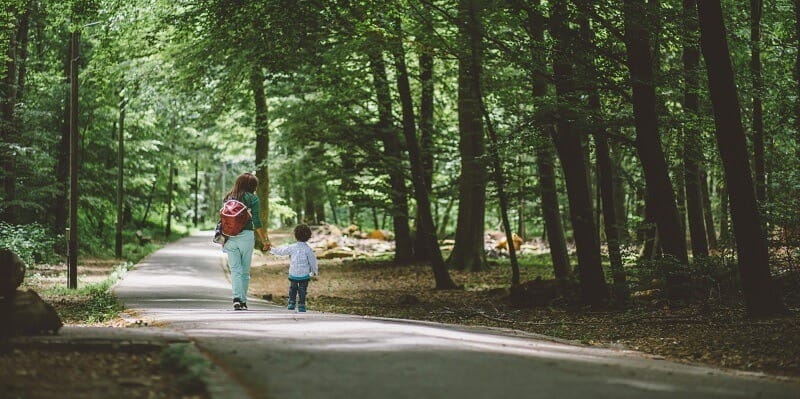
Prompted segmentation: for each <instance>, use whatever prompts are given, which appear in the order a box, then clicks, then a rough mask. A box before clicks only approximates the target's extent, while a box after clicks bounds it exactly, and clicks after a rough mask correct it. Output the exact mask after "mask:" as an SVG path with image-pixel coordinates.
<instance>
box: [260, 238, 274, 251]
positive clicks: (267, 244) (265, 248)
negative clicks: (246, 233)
mask: <svg viewBox="0 0 800 399" xmlns="http://www.w3.org/2000/svg"><path fill="white" fill-rule="evenodd" d="M261 244H262V250H263V251H264V252H266V251H269V250H270V248H272V243H271V242H269V241H264V242H263V243H261Z"/></svg>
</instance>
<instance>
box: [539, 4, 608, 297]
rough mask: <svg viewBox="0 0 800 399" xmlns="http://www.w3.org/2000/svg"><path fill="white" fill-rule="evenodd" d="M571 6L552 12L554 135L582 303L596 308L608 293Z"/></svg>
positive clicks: (555, 7)
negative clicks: (580, 116) (580, 115)
mask: <svg viewBox="0 0 800 399" xmlns="http://www.w3.org/2000/svg"><path fill="white" fill-rule="evenodd" d="M568 22H569V21H568V20H567V4H566V3H564V2H556V3H553V5H552V9H551V12H550V34H551V36H552V37H553V38H554V40H555V49H554V54H555V56H554V58H553V77H554V80H555V86H556V95H557V99H558V104H557V112H558V114H557V116H558V121H557V127H558V132H557V133H556V134H554V135H553V142H554V143H555V145H556V150H557V151H558V156H559V158H560V159H561V167H562V168H563V169H564V179H565V181H566V186H567V197H568V199H569V209H570V219H571V221H572V230H573V235H574V237H575V246H576V247H577V252H578V278H579V281H580V290H581V292H580V295H581V300H582V301H583V302H584V303H585V304H587V305H592V306H600V305H603V304H604V303H605V301H606V299H607V298H608V289H607V286H606V282H605V278H604V276H603V269H602V264H601V258H600V242H599V239H598V237H597V231H596V229H595V225H594V214H593V211H592V196H591V191H590V188H589V179H588V171H587V170H586V162H585V157H584V153H583V151H584V148H583V145H582V143H581V137H580V135H579V134H578V132H576V131H575V130H574V126H573V123H574V122H573V120H574V119H573V118H575V115H574V113H573V110H575V109H577V107H576V105H577V104H576V100H577V97H578V93H577V92H576V91H575V89H574V85H575V82H574V81H573V79H574V74H573V67H572V64H571V61H572V60H573V59H574V58H575V54H574V50H575V45H576V40H575V32H573V31H572V30H571V29H570V28H569V26H568Z"/></svg>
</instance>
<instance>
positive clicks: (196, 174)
mask: <svg viewBox="0 0 800 399" xmlns="http://www.w3.org/2000/svg"><path fill="white" fill-rule="evenodd" d="M198 162H199V161H198V159H197V154H195V156H194V220H193V222H194V227H197V209H198V206H197V197H198V195H199V190H200V172H199V170H198V169H199V167H200V166H199V165H198Z"/></svg>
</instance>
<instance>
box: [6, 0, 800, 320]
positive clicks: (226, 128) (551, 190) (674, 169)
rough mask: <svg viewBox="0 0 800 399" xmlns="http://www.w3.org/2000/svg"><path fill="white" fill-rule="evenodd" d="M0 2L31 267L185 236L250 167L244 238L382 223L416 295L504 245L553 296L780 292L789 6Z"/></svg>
mask: <svg viewBox="0 0 800 399" xmlns="http://www.w3.org/2000/svg"><path fill="white" fill-rule="evenodd" d="M2 3H3V7H2V9H0V54H3V62H2V63H0V79H2V80H1V81H0V93H2V97H1V98H0V108H2V109H1V110H0V111H2V112H1V115H0V117H1V118H2V121H0V163H2V165H3V169H2V174H1V175H0V179H1V180H2V182H0V183H1V184H0V185H2V188H0V197H2V205H0V220H2V222H1V223H0V231H2V245H3V246H4V247H7V248H10V249H12V250H14V251H16V252H17V253H18V254H20V256H21V257H23V259H25V260H26V262H28V263H30V264H35V263H42V262H60V264H64V270H66V267H67V266H66V261H65V260H64V259H66V258H65V256H66V255H67V252H69V253H70V257H71V256H75V257H77V256H79V254H80V256H83V255H84V254H92V255H104V256H115V257H117V258H123V257H124V256H125V253H126V252H128V251H134V250H135V248H136V247H138V246H139V245H140V244H141V243H142V242H143V241H144V240H146V239H149V238H150V237H156V236H157V237H168V236H170V234H181V233H184V232H186V231H187V230H188V229H189V228H205V229H210V228H212V227H213V225H214V223H216V218H217V210H218V209H219V208H220V202H221V199H222V197H223V195H224V193H225V192H227V191H228V190H229V188H230V185H231V184H232V182H233V179H234V178H235V177H236V176H237V175H239V174H240V173H241V172H244V171H254V172H255V174H256V175H257V177H258V178H259V180H260V182H261V183H260V184H259V186H258V195H259V197H260V198H262V201H261V203H260V204H261V209H260V211H261V215H262V218H263V220H264V222H265V225H266V226H268V227H269V228H270V229H277V228H281V227H292V226H294V225H295V224H296V223H301V222H302V223H308V224H311V225H321V224H324V223H327V224H332V225H338V226H348V225H355V226H357V227H358V228H359V229H361V230H364V231H370V230H390V231H391V232H392V235H393V236H394V246H393V256H392V261H393V262H394V263H396V264H407V263H417V264H425V265H428V267H429V270H430V277H429V278H428V281H429V285H430V287H431V288H435V289H439V290H450V289H458V288H459V284H456V283H455V282H454V281H453V279H452V278H451V276H450V273H451V272H452V271H454V270H457V271H464V272H467V273H469V272H480V271H483V270H487V269H489V268H491V267H496V266H493V265H496V264H497V261H495V260H493V259H494V258H493V256H495V255H496V254H493V253H491V252H490V251H487V249H486V245H485V240H486V236H487V234H489V233H490V232H504V234H505V236H506V237H505V239H506V240H507V242H514V236H518V237H519V238H518V240H520V239H521V240H520V241H522V242H523V243H527V242H542V243H543V244H544V245H545V246H546V248H548V251H547V252H548V253H549V266H548V267H549V268H550V269H551V270H552V276H553V281H554V284H556V287H557V290H558V292H559V296H562V297H564V298H566V301H567V302H568V303H572V304H577V305H578V306H587V307H589V308H593V309H602V308H606V307H617V308H624V307H625V306H627V304H629V303H630V302H631V300H632V297H635V296H636V295H637V293H641V292H643V291H648V292H655V293H656V295H658V296H659V297H660V298H662V299H663V300H664V301H667V303H671V304H681V303H687V302H692V301H702V300H704V299H705V298H706V297H707V296H708V295H709V292H712V291H713V292H718V293H723V292H724V293H725V294H727V295H731V296H734V297H736V298H741V300H742V301H743V303H744V305H745V307H746V310H747V312H748V314H749V315H751V316H756V317H768V316H775V315H782V314H786V313H787V312H788V311H789V310H788V309H790V308H793V307H794V306H796V304H797V302H798V292H799V291H800V289H798V286H800V266H799V265H800V263H798V259H800V173H798V171H800V2H798V1H794V2H792V1H788V0H769V1H761V0H751V1H750V2H747V3H744V2H734V1H730V0H724V1H720V0H717V1H713V0H708V1H706V0H700V1H697V0H682V1H675V0H623V1H607V0H601V1H594V2H583V1H557V2H550V1H537V0H514V1H479V0H457V1H456V0H419V1H416V0H403V1H382V0H375V1H358V0H354V1H346V0H329V1H323V0H264V1H258V2H246V1H239V0H172V1H165V0H137V1H133V2H132V1H122V0H64V1H38V0H2ZM71 171H72V172H71ZM73 180H74V181H73ZM71 203H72V204H75V207H74V213H72V216H70V214H71V212H70V204H71ZM68 228H69V229H70V230H71V231H73V232H75V233H73V234H72V235H71V237H67V236H66V233H65V232H66V231H67V229H68ZM176 232H177V233H176ZM68 238H69V240H68ZM73 238H74V240H75V241H74V242H75V244H74V245H76V246H75V247H74V248H69V249H70V251H68V247H69V246H70V245H69V244H68V242H70V243H71V242H73V241H71V240H73ZM445 240H450V241H451V242H452V245H450V246H447V247H444V246H442V243H443V242H445ZM523 246H524V245H523ZM506 248H507V250H506V251H501V252H502V254H501V255H502V256H503V259H504V261H503V262H502V265H504V267H506V266H505V265H507V267H510V268H511V272H510V273H509V275H510V278H509V280H508V281H507V283H506V285H507V286H508V287H510V289H511V292H512V294H513V293H517V294H519V295H522V296H523V297H524V296H525V295H531V292H530V291H532V290H533V291H535V290H536V287H537V285H536V284H531V282H529V281H523V279H522V278H521V274H522V275H524V270H523V273H521V272H520V268H523V269H524V268H525V267H526V266H525V265H526V263H525V262H524V259H525V256H526V255H525V254H524V253H523V252H524V251H522V250H521V249H520V247H516V246H515V245H507V246H506ZM505 257H507V259H508V261H505V259H506V258H505ZM653 290H654V291H653ZM512 296H513V295H512Z"/></svg>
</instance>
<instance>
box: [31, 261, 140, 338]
mask: <svg viewBox="0 0 800 399" xmlns="http://www.w3.org/2000/svg"><path fill="white" fill-rule="evenodd" d="M132 267H133V264H132V263H130V262H126V263H121V264H118V265H117V266H115V267H114V269H113V271H112V272H111V273H110V274H109V275H108V276H107V277H106V278H105V279H104V280H102V281H100V282H96V283H88V284H84V285H82V286H79V287H78V289H75V290H72V289H69V288H66V287H65V286H63V285H61V286H54V287H51V288H48V289H46V290H43V291H41V294H42V296H43V297H45V298H47V300H49V301H50V302H52V303H53V305H54V306H55V308H56V311H57V312H58V313H59V316H61V318H62V319H63V321H64V322H65V323H68V324H102V323H106V322H109V321H111V320H113V319H116V318H118V317H119V314H120V312H121V311H122V309H123V308H122V305H121V304H120V303H119V302H118V301H117V298H116V297H114V295H113V294H112V293H111V287H112V286H114V284H116V283H117V281H119V280H120V279H122V277H123V276H124V275H125V273H126V272H127V271H128V270H130V269H131V268H132Z"/></svg>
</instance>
